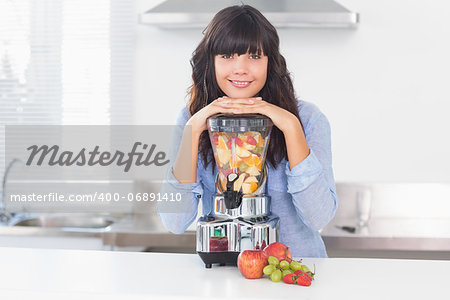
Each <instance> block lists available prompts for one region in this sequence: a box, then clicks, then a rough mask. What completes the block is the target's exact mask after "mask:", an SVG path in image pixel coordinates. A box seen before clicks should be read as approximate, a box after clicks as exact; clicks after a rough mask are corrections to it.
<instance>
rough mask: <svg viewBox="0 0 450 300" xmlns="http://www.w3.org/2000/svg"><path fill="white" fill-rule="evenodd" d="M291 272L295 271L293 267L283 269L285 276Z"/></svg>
mask: <svg viewBox="0 0 450 300" xmlns="http://www.w3.org/2000/svg"><path fill="white" fill-rule="evenodd" d="M291 273H294V272H293V271H292V270H291V269H287V270H283V277H284V276H286V275H287V274H291Z"/></svg>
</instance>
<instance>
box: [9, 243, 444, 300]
mask: <svg viewBox="0 0 450 300" xmlns="http://www.w3.org/2000/svg"><path fill="white" fill-rule="evenodd" d="M304 262H305V263H306V264H307V265H310V266H312V265H313V264H315V265H316V270H317V277H316V280H315V281H314V282H313V284H312V286H311V287H301V286H296V285H287V284H285V283H283V282H279V283H273V282H271V281H270V280H268V279H267V278H263V279H257V280H247V279H245V278H244V277H242V275H241V274H240V273H239V271H238V269H237V268H236V267H231V266H226V267H220V266H213V268H212V269H205V267H204V264H203V263H202V261H201V259H200V257H198V256H197V255H194V254H162V253H135V252H108V251H92V250H55V249H27V248H1V247H0V266H1V267H0V297H1V299H2V300H3V299H31V297H33V299H43V298H45V299H61V297H64V300H68V299H108V300H111V299H157V298H163V299H181V298H183V299H200V298H201V299H208V298H211V297H214V298H221V299H377V300H379V299H408V300H410V299H420V300H423V299H428V298H429V297H430V296H432V297H433V299H448V297H450V285H449V284H448V272H449V271H450V261H425V260H385V259H348V258H327V259H313V258H310V259H304Z"/></svg>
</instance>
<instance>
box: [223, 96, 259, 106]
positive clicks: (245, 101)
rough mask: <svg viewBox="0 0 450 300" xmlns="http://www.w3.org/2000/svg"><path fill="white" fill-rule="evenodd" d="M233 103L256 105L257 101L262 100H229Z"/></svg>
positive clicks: (254, 98) (252, 98)
mask: <svg viewBox="0 0 450 300" xmlns="http://www.w3.org/2000/svg"><path fill="white" fill-rule="evenodd" d="M228 100H229V101H230V102H231V103H238V104H246V105H249V104H254V103H256V102H257V101H260V100H261V99H259V98H257V97H251V98H229V99H228Z"/></svg>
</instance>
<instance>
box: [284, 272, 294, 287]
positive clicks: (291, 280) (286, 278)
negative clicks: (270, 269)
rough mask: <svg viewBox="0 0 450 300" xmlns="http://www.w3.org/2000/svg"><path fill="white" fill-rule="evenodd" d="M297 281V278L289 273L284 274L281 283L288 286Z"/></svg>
mask: <svg viewBox="0 0 450 300" xmlns="http://www.w3.org/2000/svg"><path fill="white" fill-rule="evenodd" d="M296 280H297V276H295V274H293V273H291V274H286V275H285V276H284V277H283V281H284V282H286V283H289V284H292V283H294V282H295V281H296Z"/></svg>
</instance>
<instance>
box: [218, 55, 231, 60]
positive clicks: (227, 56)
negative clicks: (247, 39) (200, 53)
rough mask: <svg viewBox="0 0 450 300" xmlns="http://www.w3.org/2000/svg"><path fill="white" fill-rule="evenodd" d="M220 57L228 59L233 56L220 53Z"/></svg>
mask: <svg viewBox="0 0 450 300" xmlns="http://www.w3.org/2000/svg"><path fill="white" fill-rule="evenodd" d="M220 57H221V58H224V59H230V58H233V55H230V54H221V55H220Z"/></svg>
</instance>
